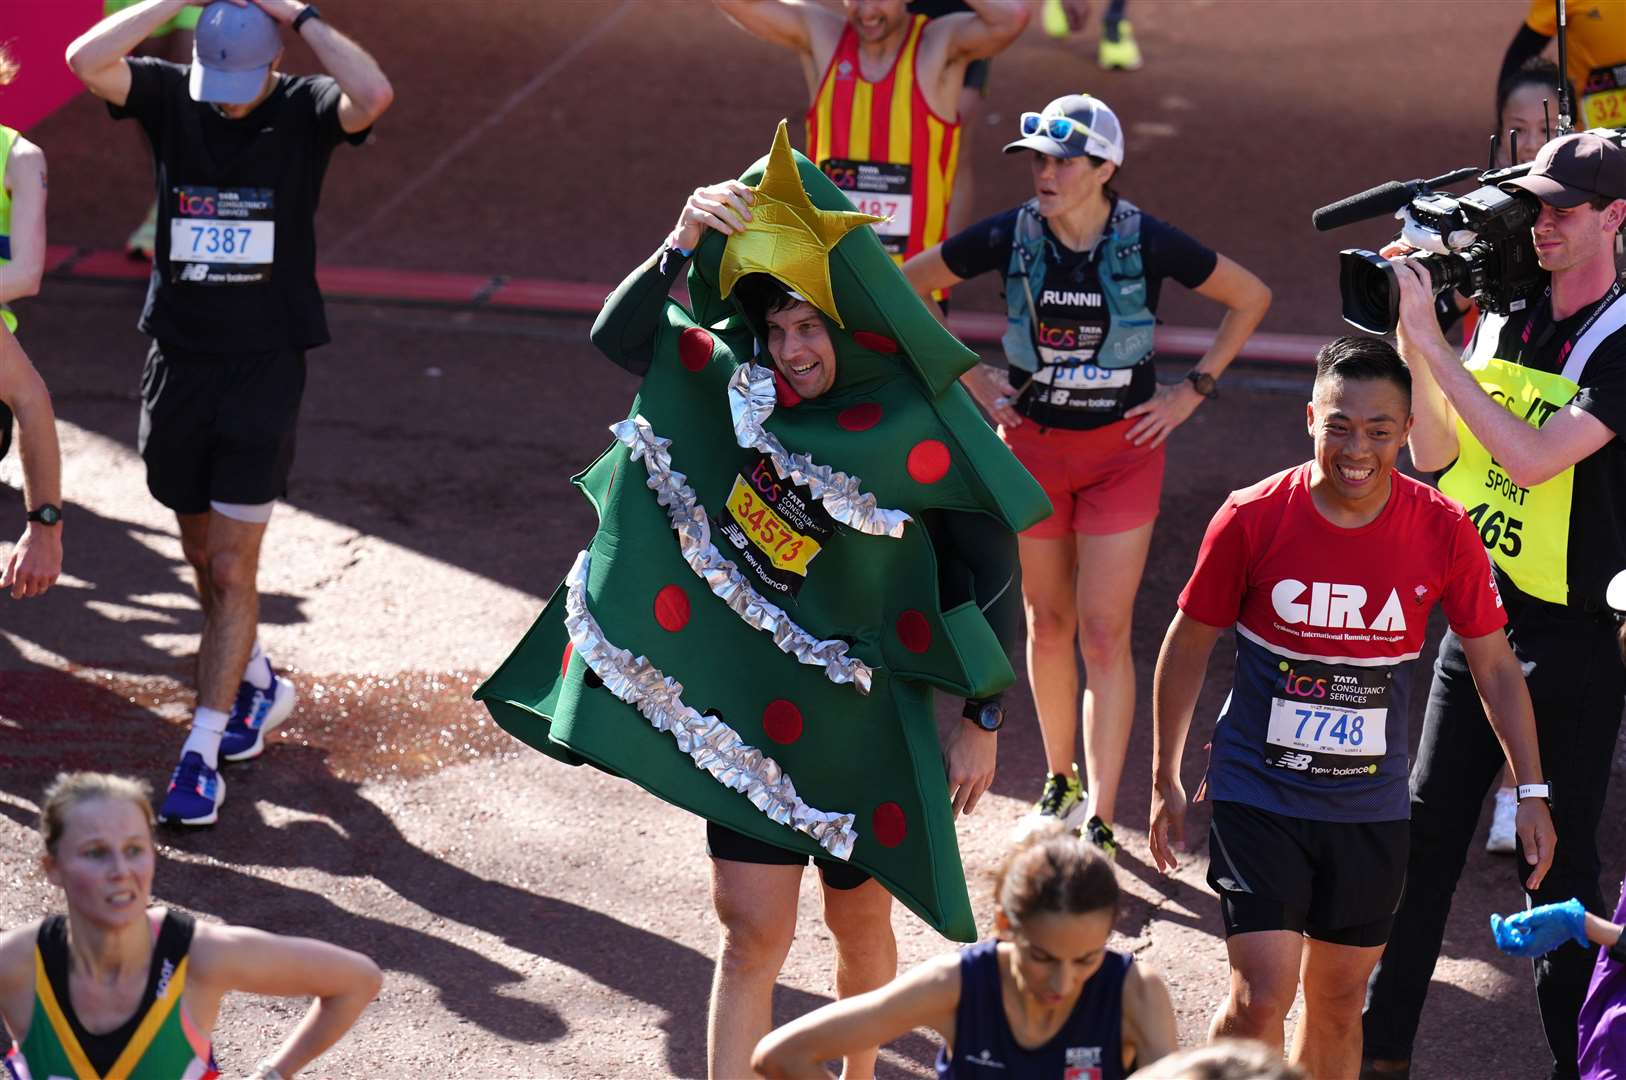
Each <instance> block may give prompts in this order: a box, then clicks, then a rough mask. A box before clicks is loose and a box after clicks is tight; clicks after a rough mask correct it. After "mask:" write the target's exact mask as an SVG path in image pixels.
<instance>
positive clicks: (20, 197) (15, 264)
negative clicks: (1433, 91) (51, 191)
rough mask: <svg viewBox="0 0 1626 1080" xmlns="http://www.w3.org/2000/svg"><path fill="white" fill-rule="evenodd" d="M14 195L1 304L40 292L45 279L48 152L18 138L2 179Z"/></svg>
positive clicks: (1, 273)
mask: <svg viewBox="0 0 1626 1080" xmlns="http://www.w3.org/2000/svg"><path fill="white" fill-rule="evenodd" d="M0 180H3V182H4V183H5V185H6V191H8V192H9V193H10V194H11V261H10V262H9V263H7V264H5V265H4V266H0V303H4V302H5V301H7V300H16V299H18V298H19V297H24V296H33V295H34V294H35V293H37V292H39V291H40V278H41V277H43V276H44V275H45V152H44V151H43V150H41V149H40V148H39V147H37V146H35V145H34V144H33V143H31V142H29V141H28V140H27V139H24V138H22V137H20V136H19V137H18V139H17V141H16V142H15V143H13V144H12V147H11V156H10V158H9V159H7V161H6V174H5V176H4V177H3V178H0Z"/></svg>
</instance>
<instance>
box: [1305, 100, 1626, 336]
mask: <svg viewBox="0 0 1626 1080" xmlns="http://www.w3.org/2000/svg"><path fill="white" fill-rule="evenodd" d="M1593 134H1596V135H1601V136H1603V137H1604V138H1606V139H1610V140H1612V141H1614V142H1615V143H1616V144H1617V145H1621V146H1623V147H1626V128H1594V129H1593ZM1494 158H1495V145H1494V141H1493V146H1492V159H1493V160H1494ZM1529 171H1530V166H1529V165H1515V166H1512V167H1511V168H1506V169H1492V170H1489V171H1486V172H1483V173H1481V172H1479V170H1478V169H1475V168H1473V167H1468V168H1463V169H1457V170H1455V171H1453V172H1449V173H1446V174H1445V175H1443V176H1436V177H1434V178H1433V179H1432V180H1412V181H1409V182H1406V183H1401V182H1400V181H1396V180H1391V181H1390V182H1389V183H1386V184H1381V185H1379V186H1378V187H1375V188H1371V189H1369V190H1367V191H1363V192H1361V193H1359V194H1357V195H1351V196H1350V197H1349V198H1347V199H1343V200H1340V201H1339V202H1336V203H1333V204H1331V205H1330V206H1323V207H1322V208H1321V209H1319V210H1317V211H1316V212H1315V213H1314V214H1312V215H1310V221H1311V223H1312V224H1313V225H1314V226H1315V227H1316V229H1317V230H1319V231H1321V232H1326V231H1328V230H1330V229H1337V228H1341V227H1343V226H1345V225H1351V224H1354V223H1355V222H1357V221H1365V220H1367V219H1368V218H1374V217H1379V216H1381V215H1383V214H1387V213H1394V215H1395V217H1397V218H1399V219H1400V221H1401V229H1400V235H1399V237H1397V239H1399V240H1401V241H1404V242H1405V243H1407V244H1409V245H1411V246H1412V247H1413V248H1416V249H1417V252H1416V253H1415V254H1409V255H1406V256H1403V257H1404V258H1407V259H1410V260H1412V261H1415V262H1418V263H1420V264H1422V266H1423V267H1424V268H1425V269H1427V270H1428V276H1429V281H1430V283H1431V285H1432V287H1433V291H1434V294H1435V295H1436V296H1437V295H1439V294H1440V293H1442V292H1444V291H1445V290H1447V289H1457V290H1460V291H1461V292H1463V293H1466V294H1467V295H1469V296H1471V297H1473V299H1474V300H1475V301H1476V302H1477V303H1478V304H1479V306H1480V308H1481V309H1482V310H1485V311H1493V312H1497V313H1498V314H1503V315H1506V314H1508V313H1510V312H1514V311H1519V310H1522V309H1523V308H1524V306H1525V304H1526V303H1527V302H1528V301H1529V299H1530V297H1532V296H1534V295H1535V294H1537V293H1538V292H1540V291H1541V290H1542V289H1543V288H1544V287H1545V285H1546V282H1547V276H1546V272H1545V271H1543V270H1542V269H1541V267H1540V266H1539V265H1538V264H1537V262H1536V249H1535V246H1534V244H1532V243H1531V240H1530V227H1531V226H1532V225H1534V224H1535V220H1536V217H1537V215H1539V214H1540V213H1541V202H1540V200H1538V199H1537V198H1536V197H1535V196H1534V195H1531V194H1529V193H1527V192H1523V191H1519V190H1518V189H1514V190H1513V191H1512V192H1507V191H1503V190H1502V189H1501V188H1500V187H1498V186H1497V185H1499V184H1502V183H1505V182H1507V181H1509V180H1514V179H1517V178H1518V177H1521V176H1524V175H1525V174H1526V173H1528V172H1529ZM1475 174H1478V181H1479V183H1480V185H1481V186H1480V187H1478V188H1475V189H1474V190H1473V191H1470V192H1468V193H1467V194H1466V195H1453V194H1451V193H1449V192H1445V191H1439V190H1436V189H1438V188H1443V187H1447V186H1449V185H1451V184H1455V183H1458V182H1459V181H1462V180H1466V179H1468V178H1469V177H1471V176H1475ZM1338 291H1339V294H1340V295H1341V296H1342V298H1343V315H1344V321H1345V322H1347V323H1349V324H1350V325H1351V326H1353V327H1355V328H1356V329H1359V330H1365V331H1366V332H1367V333H1369V334H1387V333H1389V332H1390V331H1392V330H1393V329H1394V328H1395V324H1396V322H1397V321H1398V320H1399V316H1400V286H1399V283H1398V282H1397V281H1396V279H1395V268H1394V264H1393V263H1392V262H1390V260H1388V259H1385V258H1384V257H1383V256H1381V255H1378V254H1376V253H1374V252H1371V251H1367V250H1365V249H1364V248H1346V249H1345V250H1343V251H1341V252H1339V253H1338Z"/></svg>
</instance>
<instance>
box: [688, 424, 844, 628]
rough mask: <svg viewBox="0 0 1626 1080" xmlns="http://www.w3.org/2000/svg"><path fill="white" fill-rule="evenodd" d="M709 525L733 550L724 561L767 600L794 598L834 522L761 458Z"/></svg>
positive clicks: (804, 491)
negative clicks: (746, 572) (736, 566)
mask: <svg viewBox="0 0 1626 1080" xmlns="http://www.w3.org/2000/svg"><path fill="white" fill-rule="evenodd" d="M713 523H714V524H715V526H716V528H717V531H718V532H719V533H720V534H721V535H722V537H723V539H724V540H726V541H727V542H728V544H729V546H730V547H731V548H732V549H733V550H732V552H729V554H730V556H731V557H732V558H735V559H736V560H737V561H738V562H740V563H743V564H744V565H745V566H746V567H747V568H749V569H750V570H751V572H752V573H753V574H755V575H756V577H757V580H758V581H760V582H761V583H762V584H763V585H765V586H767V588H768V589H769V590H770V593H769V595H773V594H775V593H777V594H780V595H789V596H795V595H796V594H797V593H799V592H800V591H801V588H802V584H803V583H804V582H805V581H806V580H807V569H808V564H809V563H811V562H812V561H813V560H814V559H815V558H816V557H817V556H818V554H819V552H821V551H823V550H824V545H825V544H827V543H828V542H829V541H830V538H831V537H832V536H834V535H835V520H834V519H833V518H831V517H830V515H829V514H827V513H825V511H824V507H822V506H820V505H819V504H818V503H816V502H814V501H813V500H812V497H811V494H810V493H809V492H808V490H807V489H806V488H804V487H799V486H797V485H795V484H792V483H791V482H790V481H789V480H785V479H783V478H781V477H780V476H779V473H778V470H776V469H775V468H774V467H773V463H772V462H771V461H769V460H768V457H767V455H765V454H764V455H758V457H757V458H756V460H755V461H754V462H753V464H752V466H751V468H750V469H749V470H747V471H746V472H743V473H740V474H738V475H736V476H735V477H734V483H733V486H732V487H731V488H730V489H729V492H728V504H727V508H726V510H725V511H724V512H722V513H718V514H716V515H715V516H714V517H713ZM724 551H725V552H728V548H724Z"/></svg>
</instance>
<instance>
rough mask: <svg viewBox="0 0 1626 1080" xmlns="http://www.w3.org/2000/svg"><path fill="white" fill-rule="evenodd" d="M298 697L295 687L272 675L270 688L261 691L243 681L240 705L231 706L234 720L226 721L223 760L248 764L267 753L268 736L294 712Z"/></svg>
mask: <svg viewBox="0 0 1626 1080" xmlns="http://www.w3.org/2000/svg"><path fill="white" fill-rule="evenodd" d="M298 697H299V695H298V694H297V693H295V692H294V684H293V683H291V682H289V681H288V680H287V679H279V678H277V676H276V673H275V672H272V674H271V687H270V689H268V690H261V689H260V688H259V687H257V686H255V685H254V684H253V683H251V682H248V681H247V680H244V681H243V682H242V683H240V684H239V685H238V687H237V702H236V703H235V704H234V705H232V707H231V718H230V719H229V720H227V721H226V733H225V734H224V735H222V736H221V738H220V759H221V760H222V761H247V760H248V759H249V758H257V757H259V756H260V755H261V754H262V753H264V752H265V737H266V736H267V735H269V734H271V732H272V731H274V730H275V729H276V728H277V726H278V725H279V724H281V723H282V722H283V721H284V720H286V719H288V717H289V716H290V715H292V713H293V711H294V701H295V700H296V699H297V698H298Z"/></svg>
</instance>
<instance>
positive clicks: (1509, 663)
mask: <svg viewBox="0 0 1626 1080" xmlns="http://www.w3.org/2000/svg"><path fill="white" fill-rule="evenodd" d="M1461 641H1462V652H1463V655H1464V656H1466V657H1467V660H1468V670H1470V671H1472V672H1473V675H1474V686H1475V687H1476V688H1477V689H1478V690H1479V699H1480V701H1482V702H1483V703H1484V705H1485V716H1486V718H1487V719H1488V720H1490V725H1491V729H1492V730H1493V731H1495V732H1496V739H1497V741H1498V742H1500V743H1501V744H1502V753H1503V754H1504V755H1505V756H1506V757H1507V760H1508V764H1510V765H1512V766H1513V782H1514V783H1516V784H1536V783H1541V782H1542V781H1543V779H1544V775H1543V773H1542V771H1541V750H1540V748H1539V747H1538V745H1537V743H1536V716H1535V712H1534V710H1533V709H1532V708H1531V706H1530V689H1529V687H1527V686H1526V685H1525V682H1524V671H1523V669H1522V668H1521V667H1520V666H1519V660H1518V657H1516V656H1514V655H1513V648H1512V646H1510V645H1509V644H1508V643H1507V635H1506V634H1504V633H1503V632H1502V631H1500V630H1494V631H1492V632H1491V633H1489V634H1485V635H1483V636H1481V637H1476V638H1462V639H1461ZM1560 797H1562V796H1560ZM1515 821H1516V823H1517V828H1518V831H1519V840H1520V841H1521V842H1522V845H1523V847H1524V858H1525V861H1526V862H1528V863H1529V864H1530V865H1531V866H1532V867H1534V869H1533V870H1532V871H1531V873H1530V876H1529V878H1527V879H1526V880H1525V883H1524V887H1525V888H1526V889H1529V890H1531V891H1534V890H1535V889H1537V888H1538V887H1539V886H1540V885H1541V879H1542V878H1544V877H1546V876H1547V868H1548V867H1550V866H1551V865H1552V864H1553V846H1554V844H1555V843H1556V834H1555V833H1554V831H1553V818H1552V814H1551V813H1550V812H1549V811H1548V809H1547V803H1546V801H1545V800H1542V799H1520V800H1519V809H1518V816H1517V817H1516V818H1515Z"/></svg>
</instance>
